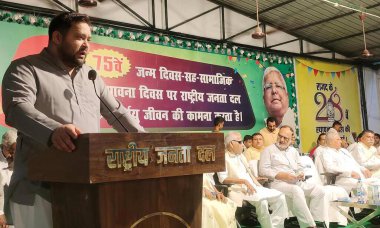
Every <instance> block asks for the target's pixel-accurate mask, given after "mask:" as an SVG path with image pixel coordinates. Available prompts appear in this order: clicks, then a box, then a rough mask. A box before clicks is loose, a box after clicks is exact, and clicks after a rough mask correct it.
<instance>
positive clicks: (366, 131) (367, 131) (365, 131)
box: [360, 130, 375, 137]
mask: <svg viewBox="0 0 380 228" xmlns="http://www.w3.org/2000/svg"><path fill="white" fill-rule="evenodd" d="M367 133H371V134H375V132H373V131H372V130H364V131H362V133H360V134H362V137H363V135H365V134H367Z"/></svg>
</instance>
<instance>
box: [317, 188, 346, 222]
mask: <svg viewBox="0 0 380 228" xmlns="http://www.w3.org/2000/svg"><path fill="white" fill-rule="evenodd" d="M323 189H324V190H325V200H326V203H327V204H329V210H328V214H327V216H328V218H326V220H325V221H326V222H327V221H329V222H337V223H338V224H339V225H342V226H346V225H347V218H346V217H345V216H344V215H342V214H341V213H340V212H339V211H338V209H337V208H336V207H335V205H333V204H332V203H331V202H332V201H334V200H338V199H343V198H345V199H347V198H349V195H348V194H347V192H346V190H345V189H343V188H341V187H338V186H332V185H325V186H323ZM341 209H342V210H344V211H345V212H348V209H349V208H348V207H341Z"/></svg>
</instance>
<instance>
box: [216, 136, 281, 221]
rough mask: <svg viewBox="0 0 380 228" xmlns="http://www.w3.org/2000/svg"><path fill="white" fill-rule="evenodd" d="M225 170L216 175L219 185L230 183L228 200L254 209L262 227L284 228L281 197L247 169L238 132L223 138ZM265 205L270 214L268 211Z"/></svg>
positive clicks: (279, 193)
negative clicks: (270, 211)
mask: <svg viewBox="0 0 380 228" xmlns="http://www.w3.org/2000/svg"><path fill="white" fill-rule="evenodd" d="M224 143H225V148H226V155H225V156H226V171H224V172H219V173H218V177H219V181H220V182H221V183H223V184H233V185H232V186H231V187H230V190H231V191H230V192H229V195H228V197H229V198H230V199H231V200H233V201H235V203H236V204H237V205H238V206H239V207H241V206H242V203H243V200H246V201H248V202H249V203H250V204H252V205H253V206H254V207H255V208H256V213H257V217H258V220H259V222H260V224H261V226H262V227H265V228H266V227H268V228H271V227H274V228H277V227H284V220H285V219H286V218H287V217H288V208H287V205H286V200H285V197H284V195H283V194H282V193H281V192H279V191H276V190H273V189H267V188H264V187H262V186H261V185H260V183H259V182H257V180H256V179H255V177H254V176H253V174H252V173H251V172H250V170H249V168H248V162H247V160H246V158H245V156H244V155H242V151H243V144H242V143H243V142H242V138H241V135H240V133H238V132H229V133H228V134H227V135H226V137H225V139H224ZM268 204H269V206H270V209H271V210H272V213H271V214H270V213H269V211H268V209H269V208H268Z"/></svg>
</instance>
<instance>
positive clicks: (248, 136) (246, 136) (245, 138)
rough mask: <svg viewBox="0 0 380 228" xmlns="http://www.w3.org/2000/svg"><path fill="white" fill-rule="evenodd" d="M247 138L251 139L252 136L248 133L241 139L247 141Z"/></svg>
mask: <svg viewBox="0 0 380 228" xmlns="http://www.w3.org/2000/svg"><path fill="white" fill-rule="evenodd" d="M248 140H252V136H250V135H245V136H244V139H243V142H246V141H248Z"/></svg>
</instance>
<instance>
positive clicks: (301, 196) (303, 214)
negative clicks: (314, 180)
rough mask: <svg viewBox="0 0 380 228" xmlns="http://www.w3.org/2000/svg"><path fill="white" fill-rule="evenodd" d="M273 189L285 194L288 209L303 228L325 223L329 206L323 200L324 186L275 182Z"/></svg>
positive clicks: (272, 185)
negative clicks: (318, 222) (316, 222)
mask: <svg viewBox="0 0 380 228" xmlns="http://www.w3.org/2000/svg"><path fill="white" fill-rule="evenodd" d="M271 188H273V189H277V190H278V191H280V192H283V193H284V194H285V197H286V201H287V204H288V207H289V209H290V211H291V212H292V213H293V214H294V215H295V216H296V217H297V220H298V223H299V225H300V227H301V228H304V227H309V226H315V222H314V221H320V222H323V221H325V218H326V214H325V213H327V206H328V204H326V201H325V200H323V199H324V197H325V192H324V190H323V187H322V186H319V185H315V184H310V183H304V182H298V183H297V184H289V183H286V182H283V181H274V182H272V183H271ZM321 199H322V200H321ZM306 200H307V201H306ZM307 202H309V207H308V203H307ZM309 208H310V209H309Z"/></svg>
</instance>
